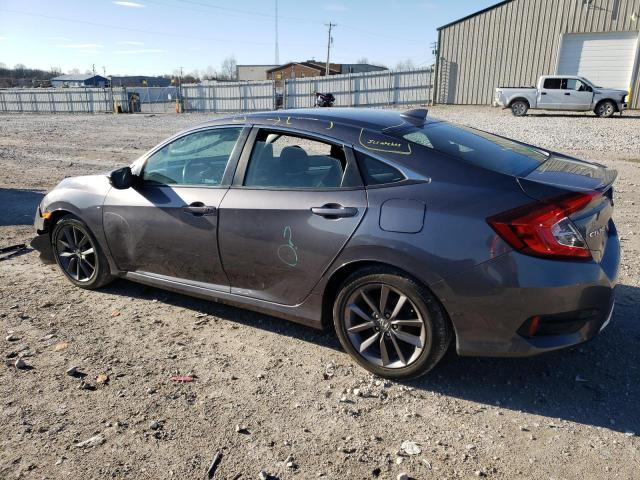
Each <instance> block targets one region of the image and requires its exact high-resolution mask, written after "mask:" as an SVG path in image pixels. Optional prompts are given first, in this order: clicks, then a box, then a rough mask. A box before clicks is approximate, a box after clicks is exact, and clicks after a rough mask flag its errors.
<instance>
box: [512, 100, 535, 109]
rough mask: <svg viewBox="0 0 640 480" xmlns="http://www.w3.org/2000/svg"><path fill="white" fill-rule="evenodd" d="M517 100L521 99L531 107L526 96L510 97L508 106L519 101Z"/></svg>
mask: <svg viewBox="0 0 640 480" xmlns="http://www.w3.org/2000/svg"><path fill="white" fill-rule="evenodd" d="M519 100H521V101H523V102H524V103H526V104H527V106H528V107H529V108H531V103H530V102H529V99H528V98H526V97H515V98H512V99H511V100H510V101H509V107H511V105H513V104H514V103H516V102H517V101H519Z"/></svg>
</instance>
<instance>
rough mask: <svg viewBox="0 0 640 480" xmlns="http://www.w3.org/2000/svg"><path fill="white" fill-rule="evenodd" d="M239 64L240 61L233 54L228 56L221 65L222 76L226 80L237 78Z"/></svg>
mask: <svg viewBox="0 0 640 480" xmlns="http://www.w3.org/2000/svg"><path fill="white" fill-rule="evenodd" d="M237 66H238V62H236V57H234V56H233V55H231V56H230V57H227V58H225V59H224V61H223V62H222V65H220V78H224V79H225V80H235V79H236V67H237Z"/></svg>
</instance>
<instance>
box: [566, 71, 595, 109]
mask: <svg viewBox="0 0 640 480" xmlns="http://www.w3.org/2000/svg"><path fill="white" fill-rule="evenodd" d="M562 94H563V97H564V99H563V107H564V109H566V110H591V102H592V100H593V92H592V91H591V87H589V86H588V85H587V84H585V83H584V82H582V81H581V80H579V79H577V78H563V79H562Z"/></svg>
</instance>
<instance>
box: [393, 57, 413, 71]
mask: <svg viewBox="0 0 640 480" xmlns="http://www.w3.org/2000/svg"><path fill="white" fill-rule="evenodd" d="M414 68H416V66H415V64H414V63H413V60H411V59H410V58H407V59H406V60H405V61H399V62H398V63H397V64H396V70H413V69H414Z"/></svg>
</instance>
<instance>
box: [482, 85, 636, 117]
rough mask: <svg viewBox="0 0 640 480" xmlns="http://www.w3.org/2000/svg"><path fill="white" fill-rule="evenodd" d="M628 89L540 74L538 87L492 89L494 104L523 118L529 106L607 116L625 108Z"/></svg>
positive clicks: (620, 111)
mask: <svg viewBox="0 0 640 480" xmlns="http://www.w3.org/2000/svg"><path fill="white" fill-rule="evenodd" d="M628 95H629V92H627V91H625V90H616V89H613V88H602V87H597V86H595V85H594V84H593V83H592V82H590V81H589V80H587V79H586V78H584V77H577V76H572V75H544V76H542V77H540V79H539V80H538V87H537V88H534V87H530V88H509V87H498V88H496V98H495V102H494V105H499V106H501V107H502V108H510V109H511V112H512V113H513V114H514V115H515V116H516V117H524V116H525V115H526V114H527V112H528V111H529V109H530V108H538V109H542V110H565V111H576V112H588V111H592V112H594V113H595V114H596V115H597V116H598V117H605V118H608V117H610V116H612V115H613V114H614V113H616V112H619V113H620V114H621V115H622V112H623V111H624V110H626V109H627V96H628Z"/></svg>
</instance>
